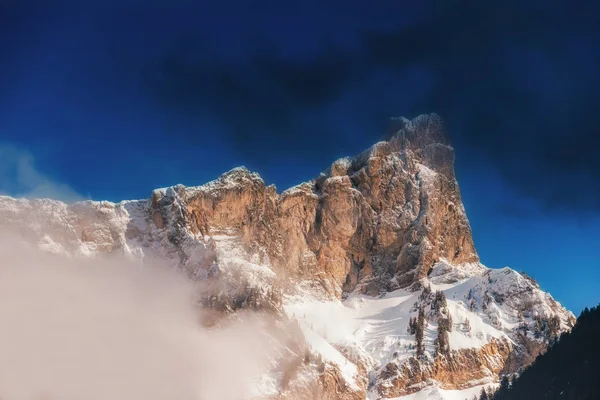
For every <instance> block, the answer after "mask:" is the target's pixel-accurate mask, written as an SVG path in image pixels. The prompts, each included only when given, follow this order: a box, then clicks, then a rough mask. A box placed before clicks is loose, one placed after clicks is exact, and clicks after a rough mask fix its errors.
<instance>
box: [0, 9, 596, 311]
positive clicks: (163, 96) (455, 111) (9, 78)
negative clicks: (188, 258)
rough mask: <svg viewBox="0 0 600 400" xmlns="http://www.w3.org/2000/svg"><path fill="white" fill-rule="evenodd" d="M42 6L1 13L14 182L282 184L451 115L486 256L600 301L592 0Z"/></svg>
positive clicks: (145, 189) (1, 128)
mask: <svg viewBox="0 0 600 400" xmlns="http://www.w3.org/2000/svg"><path fill="white" fill-rule="evenodd" d="M34 3H35V2H28V1H26V0H25V1H7V2H3V3H2V5H1V6H0V54H2V55H3V60H2V62H1V63H0V89H1V90H0V142H1V144H0V191H2V192H7V193H11V194H23V193H28V192H32V191H34V190H36V188H37V190H40V188H42V189H44V188H45V189H44V190H50V189H51V193H55V194H63V195H64V194H65V193H66V194H67V195H68V196H70V197H73V196H74V193H78V194H80V195H82V196H84V197H89V198H93V199H108V200H115V201H116V200H121V199H129V198H144V197H147V196H148V195H149V193H150V191H151V190H152V189H153V188H155V187H162V186H167V185H173V184H176V183H183V184H186V185H197V184H202V183H204V182H206V181H208V180H211V179H213V178H215V177H216V176H218V175H219V174H220V173H222V172H224V171H226V170H228V169H230V168H232V167H235V166H238V165H246V166H248V167H249V168H250V169H253V170H256V171H258V172H259V173H260V174H261V175H262V176H263V178H264V179H265V181H267V182H268V183H275V184H276V185H277V187H278V188H279V189H280V190H281V189H284V188H286V187H288V186H291V185H294V184H296V183H299V182H301V181H304V180H308V179H311V178H312V177H314V176H315V175H316V174H318V172H319V171H321V170H323V169H325V168H326V167H327V166H328V165H329V164H330V163H331V162H332V161H333V160H335V159H336V158H338V157H342V156H346V155H353V154H356V153H358V152H359V151H361V150H362V149H364V148H366V147H368V146H369V145H371V144H372V143H373V142H375V141H377V140H379V139H380V138H381V137H382V135H383V133H384V130H385V127H386V123H387V118H389V117H391V116H399V115H404V116H407V117H413V116H415V115H417V114H419V113H422V112H437V113H439V114H440V115H441V116H442V117H443V118H444V120H445V121H446V126H447V129H448V134H449V136H450V139H451V141H452V143H453V145H454V146H455V148H456V151H457V165H456V170H457V175H458V178H459V183H460V186H461V190H462V193H463V197H464V202H465V206H466V208H467V212H468V215H469V219H470V221H471V224H472V227H473V231H474V236H475V243H476V246H477V249H478V251H479V253H480V256H481V258H482V261H483V262H484V263H485V264H486V265H488V266H491V267H502V266H504V265H509V266H511V267H513V268H515V269H523V270H525V271H526V272H527V273H529V274H530V275H532V276H534V277H535V278H536V279H537V280H538V281H539V282H540V283H541V285H542V287H543V288H544V289H546V290H549V291H550V292H551V293H552V294H553V295H554V296H555V297H556V298H557V299H558V300H559V301H561V302H562V303H564V304H565V305H567V306H568V307H569V308H571V309H572V310H574V311H575V312H578V311H579V310H580V309H582V308H583V307H584V306H592V305H595V304H597V303H598V302H599V301H600V295H599V294H598V293H600V291H598V290H597V286H598V284H599V283H600V272H598V271H600V251H599V250H598V249H599V248H600V243H599V242H600V223H599V222H600V185H598V184H597V182H598V181H599V179H600V165H599V162H598V157H597V155H596V153H597V150H596V149H597V148H598V146H597V145H598V144H599V143H598V142H599V139H598V138H599V137H600V133H599V130H598V127H599V126H600V125H599V124H598V123H597V122H596V117H595V115H597V112H598V111H600V95H599V93H600V90H598V89H599V88H600V85H599V83H600V77H598V74H597V71H598V70H600V55H598V54H597V53H598V52H597V51H596V50H597V48H599V47H600V33H599V30H598V28H597V27H598V26H599V23H598V22H599V21H597V18H598V17H597V16H598V15H600V10H597V9H593V8H594V7H595V8H598V6H597V5H592V4H590V5H589V7H590V9H589V10H587V9H585V7H583V6H580V7H578V8H577V9H576V8H575V7H573V6H571V5H570V4H569V3H568V2H562V1H559V2H556V3H553V4H552V5H548V4H545V2H536V1H533V2H528V4H526V5H525V4H521V3H522V2H517V1H508V2H505V3H503V4H502V5H497V4H496V5H488V6H483V5H474V4H472V3H473V2H466V1H454V0H451V1H446V2H439V1H425V2H420V3H419V5H418V6H415V5H414V4H411V3H414V2H397V1H394V2H392V1H381V2H378V3H377V5H372V4H367V3H364V2H358V1H357V2H353V1H350V2H348V1H346V2H341V1H331V2H328V3H327V4H322V2H317V1H306V2H303V3H302V4H297V5H293V6H292V5H290V4H286V5H285V7H284V5H282V4H281V2H275V1H259V2H255V1H254V2H249V1H241V0H238V1H232V2H228V3H227V4H226V3H220V5H217V4H216V3H214V4H213V3H208V2H183V1H179V2H173V3H169V6H166V5H164V6H148V5H147V4H146V5H143V3H142V2H139V1H133V0H131V1H124V2H118V3H117V2H111V1H105V2H102V3H101V4H100V3H96V4H93V2H75V1H56V2H53V4H52V6H50V5H40V3H39V2H37V3H35V4H34ZM165 4H166V3H165ZM17 166H20V167H19V168H17ZM17 171H21V172H20V173H17ZM57 184H61V185H62V186H59V187H56V185H57ZM49 188H50V189H49Z"/></svg>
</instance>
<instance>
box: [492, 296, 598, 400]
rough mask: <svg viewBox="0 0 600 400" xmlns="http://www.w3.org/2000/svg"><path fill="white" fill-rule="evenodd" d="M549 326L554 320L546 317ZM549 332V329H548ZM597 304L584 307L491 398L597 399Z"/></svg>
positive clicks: (534, 399) (510, 399) (503, 399)
mask: <svg viewBox="0 0 600 400" xmlns="http://www.w3.org/2000/svg"><path fill="white" fill-rule="evenodd" d="M550 321H551V322H550V327H551V328H550V329H551V330H552V329H554V326H555V325H556V323H557V322H556V320H554V321H552V320H551V319H550ZM553 325H554V326H553ZM550 333H552V332H550ZM598 338H600V307H595V308H592V309H591V310H588V309H587V308H586V309H585V310H584V311H583V312H582V313H581V315H580V316H579V318H578V319H577V323H576V324H575V326H574V327H573V329H572V330H571V332H569V333H565V334H563V335H562V336H561V337H560V339H558V341H557V342H556V343H554V344H553V345H552V346H550V347H549V348H548V350H547V351H546V353H544V354H543V355H541V356H539V357H538V358H537V359H536V360H535V362H534V363H533V364H532V365H531V366H530V367H529V368H527V369H526V370H525V371H523V372H522V373H521V375H520V376H519V378H517V379H514V380H513V381H512V383H511V385H510V386H509V388H508V390H502V386H501V389H500V390H498V391H497V392H496V393H495V394H494V396H493V400H514V399H528V400H537V399H540V400H542V399H544V400H552V399H557V400H558V399H560V400H592V399H600V340H598Z"/></svg>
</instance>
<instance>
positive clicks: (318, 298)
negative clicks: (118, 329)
mask: <svg viewBox="0 0 600 400" xmlns="http://www.w3.org/2000/svg"><path fill="white" fill-rule="evenodd" d="M386 138H387V140H385V141H380V142H378V143H376V144H374V145H373V146H371V147H370V148H369V149H367V150H365V151H363V152H361V153H360V154H358V155H357V156H355V157H349V158H342V159H339V160H337V161H335V162H333V163H332V164H331V166H330V167H329V168H328V169H326V170H325V171H324V172H322V173H321V174H320V175H318V176H317V177H316V178H315V179H313V180H311V181H309V182H304V183H301V184H299V185H296V186H293V187H291V188H288V189H286V190H284V191H282V192H280V193H277V190H276V188H275V186H274V185H269V186H267V185H266V184H265V182H264V180H263V179H262V178H261V177H260V176H259V175H258V174H256V173H253V172H250V171H249V170H248V169H246V168H245V167H238V168H234V169H232V170H230V171H228V172H226V173H224V174H222V175H221V176H220V177H218V178H217V179H215V180H213V181H210V182H208V183H206V184H204V185H201V186H195V187H185V186H183V185H175V186H170V187H166V188H160V189H155V190H153V191H152V194H151V196H150V198H149V199H147V200H129V201H122V202H119V203H111V202H96V201H84V202H77V203H73V204H70V205H67V204H65V203H61V202H57V201H53V200H27V199H13V198H10V197H0V226H2V227H5V228H7V229H10V230H12V231H16V232H19V234H20V235H21V236H22V237H24V238H25V239H26V240H28V241H31V242H33V243H35V244H37V245H38V246H39V247H40V248H42V249H43V250H45V251H50V252H53V253H57V254H62V255H67V256H74V257H78V256H84V257H89V256H99V255H101V254H105V253H115V252H116V253H122V254H125V255H126V256H128V257H134V258H141V259H144V258H145V257H153V258H154V257H157V258H160V259H162V260H164V261H166V262H167V263H169V264H171V265H173V266H175V267H177V268H180V269H182V270H183V271H185V273H186V274H187V275H188V276H189V277H190V278H191V279H193V280H195V281H198V282H201V283H202V284H203V290H204V291H205V293H206V294H205V297H204V300H203V302H202V304H203V306H204V307H205V308H211V309H215V310H217V311H218V312H219V313H221V314H235V313H236V312H237V311H238V310H242V309H245V308H250V309H254V310H257V311H259V312H269V313H274V314H276V315H278V316H279V317H278V318H284V319H286V320H287V321H288V322H289V321H292V322H290V323H293V324H296V325H298V326H297V330H298V331H299V332H301V333H298V335H299V336H300V337H301V338H302V339H301V342H302V343H304V344H303V345H302V346H304V347H305V348H306V352H307V354H313V353H315V354H318V355H319V357H320V359H321V360H324V361H323V362H324V364H323V365H324V366H325V367H324V370H322V371H321V364H320V363H319V362H316V363H315V362H313V361H311V360H313V356H312V355H307V356H305V358H307V359H308V360H309V361H310V362H308V363H304V364H303V365H304V366H297V367H295V368H297V370H296V371H297V372H296V374H295V375H293V377H292V378H290V376H287V378H286V379H283V378H281V377H280V378H277V379H274V381H275V382H276V383H274V384H273V385H274V387H276V389H273V388H272V389H273V390H274V392H273V393H265V397H267V398H280V399H284V398H292V397H293V396H296V395H300V396H302V394H301V393H304V394H306V393H314V390H313V389H314V388H315V387H316V388H317V389H318V390H319V393H320V394H319V396H320V397H317V398H331V399H334V398H335V399H344V398H348V399H350V398H352V399H354V398H356V399H359V398H362V399H364V398H365V397H366V396H369V398H370V399H371V398H373V399H374V398H395V397H398V396H402V395H411V393H415V392H419V391H422V390H424V389H426V388H431V387H439V388H440V390H464V389H467V388H469V387H474V386H477V385H481V384H485V383H493V382H495V381H497V380H498V376H499V375H500V374H510V373H513V372H516V371H518V370H519V369H520V368H522V367H524V366H526V365H528V364H529V363H530V362H531V361H532V359H534V358H535V356H537V355H538V354H539V353H541V352H543V351H544V350H545V348H546V347H547V345H548V343H549V342H550V341H551V340H552V338H553V337H554V336H555V335H557V334H559V333H560V332H563V331H566V330H568V329H569V328H570V324H572V320H573V315H572V314H571V313H569V312H568V311H567V310H565V309H564V308H563V307H562V306H561V305H560V304H558V303H557V302H556V301H554V299H552V297H551V296H550V295H549V294H547V293H545V292H543V291H541V290H540V288H539V287H538V286H537V285H536V284H535V282H532V281H531V280H529V279H527V278H526V277H523V276H522V275H520V274H519V273H517V272H516V271H513V270H511V269H507V268H505V269H500V270H491V269H488V268H486V267H485V266H483V265H482V264H481V263H480V260H479V256H478V254H477V251H476V249H475V245H474V243H473V239H472V235H471V229H470V224H469V221H468V218H467V216H466V211H465V209H464V206H463V204H462V200H461V197H460V190H459V188H458V183H457V181H456V177H455V174H454V168H453V164H454V149H453V148H452V147H450V146H449V142H448V140H447V138H446V135H445V132H444V130H443V126H442V121H441V119H440V118H439V116H437V115H435V114H431V115H423V116H419V117H417V118H415V119H413V120H408V119H406V118H398V119H394V120H392V122H391V124H390V128H389V129H388V133H387V136H386ZM442 294H443V295H442ZM442 297H443V298H444V301H443V302H441V300H440V299H441V298H442ZM321 310H329V311H328V312H329V314H328V316H329V317H330V318H333V319H335V320H337V321H338V322H339V329H340V330H341V332H343V334H340V332H337V331H335V330H334V331H332V330H331V328H330V327H329V325H328V324H329V322H330V321H328V319H327V318H325V320H324V321H323V314H322V312H321ZM417 314H419V318H420V319H421V318H422V324H423V327H422V328H420V329H421V331H422V332H421V336H422V338H421V339H420V340H419V339H417V337H416V336H415V333H413V332H412V331H413V329H412V328H411V326H410V324H409V322H410V321H409V320H411V319H412V318H417ZM421 314H422V317H421ZM300 315H302V317H300ZM380 315H385V316H386V318H381V316H380ZM556 318H557V319H558V322H556ZM294 321H295V322H294ZM441 326H443V327H444V328H442V327H441ZM382 327H384V328H382ZM336 328H338V327H336ZM346 328H347V329H346ZM382 332H383V333H382ZM385 332H387V333H385ZM384 333H385V334H384ZM536 335H537V336H536ZM419 342H420V343H419ZM419 348H420V349H421V350H418V349H419ZM300 357H302V355H300ZM301 364H302V363H301ZM465 366H466V368H465ZM282 379H283V380H282ZM284 381H285V382H286V385H283V383H282V382H284ZM289 382H291V384H290V385H291V386H292V387H295V389H287V387H288V383H289ZM294 385H296V386H294ZM315 385H316V386H315ZM283 386H285V387H286V388H284V387H283ZM308 387H310V388H312V389H310V391H309V392H306V390H308V389H307V388H308ZM315 390H316V389H315ZM274 396H275V397H274ZM277 396H278V397H277ZM286 396H287V397H286Z"/></svg>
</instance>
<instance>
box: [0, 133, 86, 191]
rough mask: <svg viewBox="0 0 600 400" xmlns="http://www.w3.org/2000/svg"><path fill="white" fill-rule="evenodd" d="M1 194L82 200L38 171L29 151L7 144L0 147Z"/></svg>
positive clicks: (68, 187)
mask: <svg viewBox="0 0 600 400" xmlns="http://www.w3.org/2000/svg"><path fill="white" fill-rule="evenodd" d="M0 194H5V195H9V196H15V197H28V198H51V199H56V200H62V201H66V202H73V201H77V200H83V199H84V197H83V196H81V195H79V194H78V193H77V192H76V191H75V190H74V189H73V188H71V187H70V186H69V185H67V184H65V183H62V182H57V181H56V180H54V179H52V178H51V177H50V176H49V174H45V173H44V172H42V171H40V170H38V168H37V167H36V165H35V158H34V157H33V155H32V154H31V153H30V152H29V151H27V150H25V149H22V148H19V147H16V146H14V145H11V144H7V143H0Z"/></svg>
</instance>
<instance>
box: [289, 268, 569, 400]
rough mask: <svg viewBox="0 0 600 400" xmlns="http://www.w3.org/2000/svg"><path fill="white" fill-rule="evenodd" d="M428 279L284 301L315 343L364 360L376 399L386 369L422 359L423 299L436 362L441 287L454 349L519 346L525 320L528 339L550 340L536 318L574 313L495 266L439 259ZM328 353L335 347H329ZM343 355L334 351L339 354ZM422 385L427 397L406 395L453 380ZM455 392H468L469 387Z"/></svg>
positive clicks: (429, 349) (437, 389)
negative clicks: (414, 328) (413, 322)
mask: <svg viewBox="0 0 600 400" xmlns="http://www.w3.org/2000/svg"><path fill="white" fill-rule="evenodd" d="M424 284H425V285H426V286H425V288H424V289H422V290H418V291H413V290H410V289H408V290H407V289H400V290H396V291H393V292H389V293H386V294H384V295H382V296H379V297H372V296H365V295H361V294H357V293H352V294H350V295H349V296H348V297H347V298H346V299H345V300H344V301H327V302H324V301H320V300H317V299H314V298H311V295H310V293H304V294H300V295H294V296H289V297H288V298H287V299H286V301H285V310H286V312H287V313H288V315H290V316H292V317H293V318H297V319H298V320H299V321H300V323H301V325H302V327H303V329H304V330H305V331H307V332H310V335H307V339H308V341H309V344H310V345H311V346H314V348H316V349H322V348H323V342H324V341H327V342H328V343H330V344H332V345H333V346H334V348H335V347H340V348H348V349H352V350H353V351H354V352H355V353H356V354H357V356H358V357H359V358H360V359H362V361H363V362H364V363H365V365H366V366H367V368H368V371H369V382H370V385H371V390H370V392H369V396H370V397H369V398H372V399H379V398H380V395H381V393H379V392H378V391H377V386H378V385H381V383H382V382H381V381H382V372H383V371H384V370H385V368H386V367H387V366H388V365H389V364H396V365H403V364H406V363H407V361H409V360H410V359H411V358H415V357H417V355H416V345H417V344H416V338H415V335H414V334H411V333H410V331H409V320H410V318H416V317H417V314H418V308H419V306H420V305H424V307H425V313H426V315H427V326H426V329H425V335H424V344H425V355H424V357H422V358H421V362H422V363H423V364H427V363H431V364H433V363H434V358H435V347H434V341H435V340H436V337H437V335H438V323H437V314H436V313H435V312H434V311H432V302H431V300H432V299H433V298H434V294H435V292H436V291H441V292H443V293H444V294H445V298H446V302H447V308H448V310H449V313H450V316H451V319H452V321H453V323H452V329H451V331H450V333H449V344H450V350H451V351H454V350H457V351H460V350H462V349H480V348H482V347H483V346H485V345H486V344H489V343H490V342H492V341H495V340H497V341H504V342H506V343H507V344H508V346H511V347H514V348H515V349H516V348H518V347H519V346H520V343H521V341H522V337H521V336H522V333H523V332H524V330H523V328H524V327H525V326H526V327H527V333H526V334H525V336H526V337H527V338H529V339H531V340H537V341H540V342H542V341H544V340H547V339H548V337H547V334H548V332H545V331H543V330H540V331H539V332H538V333H537V336H536V318H537V319H538V320H541V319H544V320H549V319H550V318H552V317H553V316H557V317H558V318H559V319H560V327H559V328H560V330H561V331H562V330H566V329H569V328H570V327H571V326H572V322H573V320H572V318H573V316H572V314H571V313H569V312H566V311H565V310H564V309H563V308H562V307H561V306H560V304H558V303H557V302H555V301H554V300H553V299H552V297H551V296H550V295H549V294H547V293H545V292H543V291H541V290H540V289H539V287H538V286H537V285H536V284H535V283H534V282H533V281H532V280H531V279H530V278H526V277H524V276H522V275H520V274H519V273H517V272H516V271H514V270H511V269H510V268H503V269H499V270H494V269H488V268H486V267H484V266H483V265H481V264H472V265H465V266H462V268H454V267H452V266H450V265H449V264H448V263H447V262H444V261H441V262H439V263H438V264H437V265H436V266H435V267H434V268H433V271H432V273H431V275H430V277H429V279H428V280H426V281H425V282H424ZM428 290H430V294H429V295H428V296H427V297H426V296H424V293H427V292H428ZM524 294H527V295H526V296H524ZM326 351H327V352H328V353H330V352H331V348H327V349H326ZM516 351H519V350H516ZM340 356H341V355H338V356H337V357H333V356H329V357H330V358H331V359H332V360H339V359H340ZM486 356H489V355H486ZM506 357H508V354H507V355H506ZM502 358H504V357H503V356H501V357H499V358H498V361H499V362H500V363H501V364H500V365H498V369H499V370H502V369H503V367H504V363H505V361H506V360H505V359H502ZM342 359H343V358H342ZM334 362H337V363H339V361H334ZM339 364H340V366H344V367H345V370H346V371H347V372H348V374H350V373H351V372H352V371H354V370H355V368H354V365H352V364H351V363H350V362H349V361H344V363H339ZM348 365H352V366H351V367H348ZM497 372H498V371H496V372H494V371H493V370H488V371H482V373H481V374H480V375H478V376H477V377H476V379H474V380H472V381H470V382H463V383H462V384H461V386H462V387H469V386H473V387H479V386H481V385H488V386H490V385H491V386H494V385H495V383H496V382H497V375H498V373H497ZM506 372H510V371H506ZM423 386H425V387H427V388H428V389H427V390H426V391H424V392H423V393H428V394H427V395H425V394H422V395H420V396H421V397H419V396H417V395H411V396H408V397H407V398H410V399H421V398H423V399H437V398H440V399H445V398H448V399H453V398H455V397H453V396H454V395H453V394H452V393H454V391H453V390H451V389H454V388H455V387H456V385H455V383H454V382H452V381H441V382H440V381H436V380H435V375H434V376H432V378H431V380H430V381H429V382H427V383H426V384H425V385H420V384H419V383H417V385H416V386H415V387H414V388H412V389H420V388H421V387H423ZM478 390H480V388H479V389H478ZM410 391H411V390H409V391H408V392H410ZM400 392H402V391H400ZM458 392H460V393H462V394H464V393H467V394H469V393H470V391H468V390H467V391H457V393H458ZM462 394H461V395H462ZM423 396H425V397H423ZM436 396H437V397H436ZM460 398H465V397H460Z"/></svg>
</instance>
